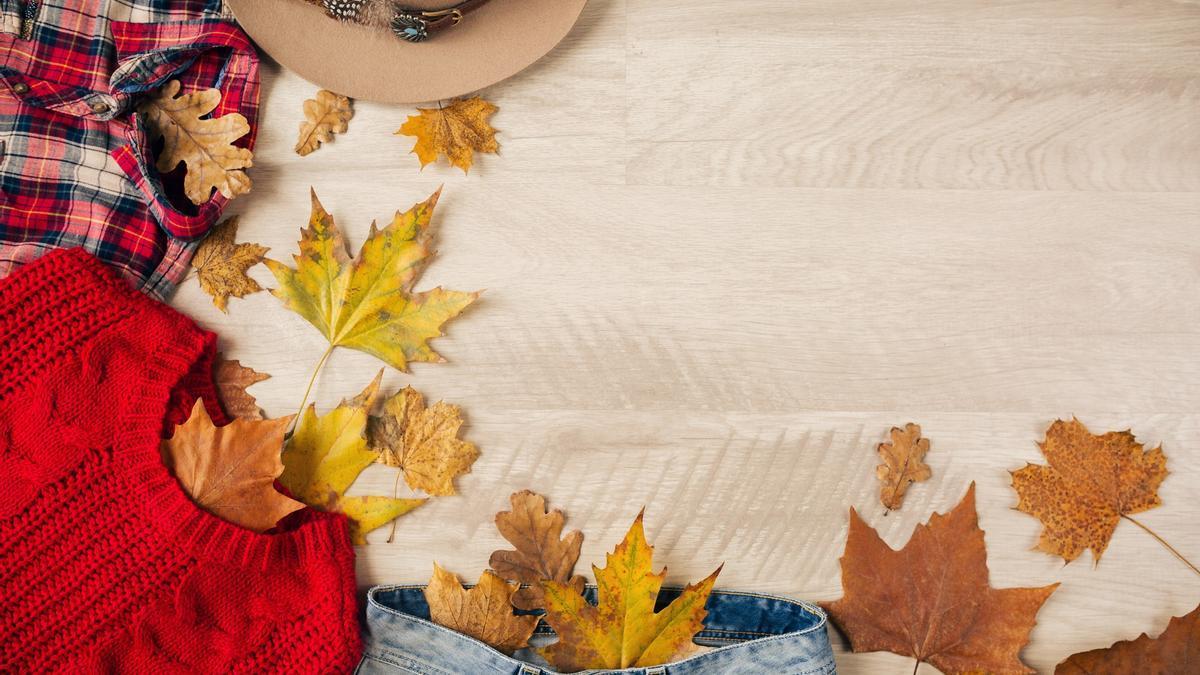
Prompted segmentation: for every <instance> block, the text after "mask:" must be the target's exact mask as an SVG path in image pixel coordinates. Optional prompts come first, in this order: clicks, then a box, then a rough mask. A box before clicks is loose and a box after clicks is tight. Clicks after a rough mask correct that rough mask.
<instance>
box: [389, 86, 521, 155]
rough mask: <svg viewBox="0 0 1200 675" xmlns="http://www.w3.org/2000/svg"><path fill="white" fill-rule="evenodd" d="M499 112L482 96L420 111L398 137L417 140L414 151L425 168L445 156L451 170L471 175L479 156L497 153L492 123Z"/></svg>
mask: <svg viewBox="0 0 1200 675" xmlns="http://www.w3.org/2000/svg"><path fill="white" fill-rule="evenodd" d="M497 110H499V108H497V107H496V106H494V105H492V104H491V103H488V102H487V101H485V100H483V99H482V98H480V97H478V96H472V97H471V98H463V99H459V100H457V101H454V102H452V103H450V104H449V105H446V106H442V105H440V104H439V105H438V108H437V109H436V110H435V109H432V108H417V114H416V115H409V117H408V120H407V121H406V122H405V123H404V125H403V126H401V127H400V129H399V130H398V131H397V132H396V135H404V136H416V137H417V142H416V144H415V145H413V149H412V151H413V152H415V153H417V159H419V160H421V168H425V165H426V164H429V163H431V162H435V161H437V158H438V155H445V156H446V159H447V160H449V161H450V165H451V166H457V167H458V168H460V169H462V170H463V173H467V172H468V171H469V170H470V168H471V164H472V163H473V162H474V159H475V153H476V152H487V153H493V154H494V153H496V152H499V150H500V144H499V143H497V142H496V130H495V129H493V128H492V125H491V124H489V123H488V118H489V117H491V116H492V115H493V114H494V113H495V112H496V111H497Z"/></svg>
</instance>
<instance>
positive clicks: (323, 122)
mask: <svg viewBox="0 0 1200 675" xmlns="http://www.w3.org/2000/svg"><path fill="white" fill-rule="evenodd" d="M351 117H354V108H353V106H351V104H350V99H349V98H346V97H345V96H340V95H338V94H335V93H333V92H332V91H329V90H326V89H322V90H320V91H318V92H317V97H316V98H310V99H308V100H307V101H305V102H304V121H303V122H301V123H300V137H299V138H298V139H297V140H296V147H295V150H296V154H297V155H300V156H302V157H303V156H304V155H308V154H311V153H313V152H314V151H316V149H317V148H319V147H320V146H321V144H322V143H328V142H329V141H332V140H333V135H334V134H342V133H345V132H346V128H347V125H348V123H349V122H350V118H351Z"/></svg>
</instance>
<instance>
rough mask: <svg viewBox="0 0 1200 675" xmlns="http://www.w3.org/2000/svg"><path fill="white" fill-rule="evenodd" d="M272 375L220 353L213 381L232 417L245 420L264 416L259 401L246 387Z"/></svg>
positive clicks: (214, 362) (226, 409)
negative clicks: (248, 366)
mask: <svg viewBox="0 0 1200 675" xmlns="http://www.w3.org/2000/svg"><path fill="white" fill-rule="evenodd" d="M270 377H271V376H270V375H267V374H266V373H260V372H258V371H256V370H254V369H253V368H247V367H245V366H243V365H242V364H241V363H240V362H239V361H237V360H236V359H235V360H232V361H231V360H229V359H226V358H225V357H224V356H223V355H221V354H219V353H218V354H217V358H216V359H215V360H214V361H213V382H214V383H215V384H216V385H217V398H219V399H221V407H223V408H224V409H225V412H227V413H229V415H230V416H232V417H238V418H241V419H244V420H261V419H262V418H263V415H262V410H260V409H259V407H258V401H256V400H254V397H253V396H251V395H250V394H249V393H248V392H247V391H246V387H249V386H250V385H252V384H255V383H257V382H262V381H263V380H266V379H269V378H270Z"/></svg>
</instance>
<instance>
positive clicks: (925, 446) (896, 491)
mask: <svg viewBox="0 0 1200 675" xmlns="http://www.w3.org/2000/svg"><path fill="white" fill-rule="evenodd" d="M891 436H892V442H891V443H880V444H879V457H880V458H881V459H882V460H883V464H880V465H879V466H877V467H875V476H876V477H877V478H879V481H880V483H881V484H880V486H879V501H881V502H883V505H884V506H885V507H887V508H888V509H891V510H893V511H894V510H896V509H898V508H900V505H901V504H903V503H904V494H905V493H906V492H907V491H908V486H909V485H912V484H913V483H916V482H918V481H923V480H929V477H930V476H931V475H933V473H932V472H931V471H930V470H929V465H928V464H926V463H925V462H924V459H925V453H927V452H929V439H928V438H921V427H919V426H917V425H916V424H912V423H911V422H910V423H909V424H905V425H904V428H903V429H900V428H897V427H892V431H891Z"/></svg>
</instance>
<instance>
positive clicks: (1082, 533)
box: [1012, 419, 1167, 563]
mask: <svg viewBox="0 0 1200 675" xmlns="http://www.w3.org/2000/svg"><path fill="white" fill-rule="evenodd" d="M1039 447H1041V449H1042V454H1043V455H1045V456H1046V460H1047V461H1048V462H1049V464H1050V465H1049V466H1039V465H1036V464H1026V465H1025V466H1024V467H1023V468H1021V469H1019V470H1017V471H1014V472H1013V474H1012V485H1013V488H1014V489H1015V490H1016V491H1017V495H1018V496H1019V497H1020V500H1019V502H1018V504H1017V508H1018V509H1019V510H1021V511H1024V512H1025V513H1028V514H1030V515H1032V516H1034V517H1036V518H1037V519H1038V520H1040V521H1041V522H1042V528H1043V529H1042V534H1041V536H1040V537H1039V538H1038V545H1037V548H1038V549H1039V550H1042V551H1045V552H1047V553H1051V554H1054V555H1058V556H1062V557H1063V558H1064V559H1065V560H1067V561H1068V562H1069V561H1071V560H1074V559H1076V558H1078V557H1079V556H1080V554H1082V553H1083V551H1084V550H1085V549H1089V548H1090V549H1091V550H1092V557H1093V559H1094V560H1095V561H1096V562H1097V563H1099V562H1100V556H1101V555H1102V554H1103V553H1104V549H1106V548H1108V542H1109V541H1111V540H1112V535H1113V531H1114V530H1116V527H1117V523H1119V522H1120V521H1121V518H1127V519H1130V520H1132V519H1131V518H1129V515H1130V514H1133V513H1138V512H1140V511H1146V510H1147V509H1152V508H1154V507H1156V506H1158V505H1159V504H1161V503H1162V502H1161V501H1160V500H1159V498H1158V486H1159V484H1160V483H1162V482H1163V479H1164V478H1166V477H1167V458H1166V457H1165V456H1164V455H1163V452H1162V448H1161V447H1158V448H1154V449H1153V450H1149V451H1147V450H1146V449H1145V447H1144V446H1142V444H1141V443H1138V442H1137V441H1136V440H1134V438H1133V434H1131V433H1129V432H1128V431H1110V432H1108V433H1106V434H1103V435H1100V436H1096V435H1094V434H1092V433H1091V432H1089V431H1088V429H1087V427H1085V426H1084V425H1083V423H1081V422H1080V421H1079V420H1077V419H1072V420H1071V421H1069V422H1065V421H1063V420H1058V421H1056V422H1055V423H1054V424H1052V425H1050V428H1049V429H1048V430H1047V431H1046V440H1045V441H1043V442H1042V443H1040V444H1039Z"/></svg>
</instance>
